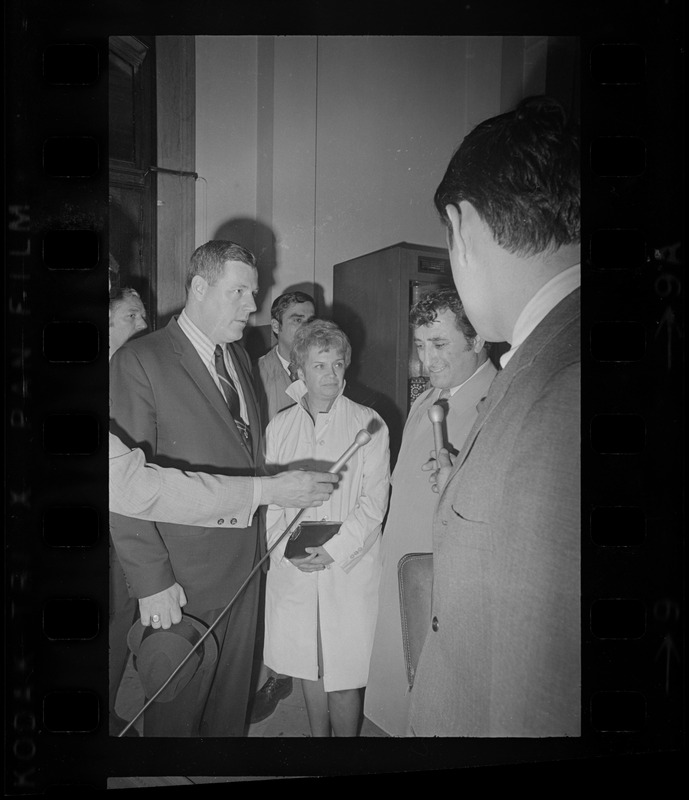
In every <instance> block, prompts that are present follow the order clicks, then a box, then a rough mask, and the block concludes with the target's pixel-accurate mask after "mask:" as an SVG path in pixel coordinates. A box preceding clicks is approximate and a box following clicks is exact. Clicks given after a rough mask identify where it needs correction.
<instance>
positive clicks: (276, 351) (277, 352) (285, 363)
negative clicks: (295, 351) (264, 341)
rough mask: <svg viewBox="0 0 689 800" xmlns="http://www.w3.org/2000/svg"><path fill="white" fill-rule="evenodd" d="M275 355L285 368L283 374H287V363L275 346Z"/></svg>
mask: <svg viewBox="0 0 689 800" xmlns="http://www.w3.org/2000/svg"><path fill="white" fill-rule="evenodd" d="M275 355H276V356H277V357H278V358H279V359H280V363H281V364H282V366H283V367H284V368H285V372H287V373H289V361H286V360H285V359H284V358H283V357H282V356H281V355H280V351H279V350H278V346H277V345H275Z"/></svg>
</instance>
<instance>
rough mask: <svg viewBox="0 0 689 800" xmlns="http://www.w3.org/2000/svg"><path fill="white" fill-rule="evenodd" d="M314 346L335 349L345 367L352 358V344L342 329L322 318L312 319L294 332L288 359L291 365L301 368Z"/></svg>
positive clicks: (320, 348)
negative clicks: (340, 355)
mask: <svg viewBox="0 0 689 800" xmlns="http://www.w3.org/2000/svg"><path fill="white" fill-rule="evenodd" d="M312 347H316V348H317V349H318V350H319V351H321V350H335V351H336V352H338V353H342V358H343V360H344V362H345V368H347V367H348V366H349V364H350V362H351V360H352V346H351V345H350V343H349V339H348V338H347V335H346V334H345V333H344V331H342V330H340V328H338V327H337V325H335V323H334V322H330V321H328V320H324V319H313V320H311V322H305V323H304V324H303V325H302V326H301V327H300V328H299V329H298V330H297V332H296V333H295V334H294V341H293V342H292V352H291V353H290V361H291V363H292V366H294V367H296V368H297V369H303V367H304V364H306V360H307V358H308V356H309V350H310V349H311V348H312Z"/></svg>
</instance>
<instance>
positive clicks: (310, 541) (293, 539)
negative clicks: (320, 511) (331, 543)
mask: <svg viewBox="0 0 689 800" xmlns="http://www.w3.org/2000/svg"><path fill="white" fill-rule="evenodd" d="M341 525H342V523H341V522H326V521H316V522H302V523H301V524H300V525H299V526H298V527H297V529H296V530H295V531H294V533H292V534H291V536H290V537H289V539H288V540H287V546H286V547H285V558H306V556H308V555H310V553H307V552H306V549H305V548H307V547H320V546H321V545H322V544H325V543H326V542H327V541H328V540H329V539H332V537H333V536H334V535H335V534H336V533H337V532H338V531H339V530H340V526H341Z"/></svg>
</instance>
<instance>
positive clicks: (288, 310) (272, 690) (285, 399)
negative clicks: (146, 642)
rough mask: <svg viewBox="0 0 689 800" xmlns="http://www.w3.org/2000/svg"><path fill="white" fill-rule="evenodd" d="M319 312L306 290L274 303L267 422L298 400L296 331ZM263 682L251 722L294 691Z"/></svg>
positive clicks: (261, 364) (270, 675) (263, 368)
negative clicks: (293, 367)
mask: <svg viewBox="0 0 689 800" xmlns="http://www.w3.org/2000/svg"><path fill="white" fill-rule="evenodd" d="M315 315H316V304H315V302H314V299H313V297H311V295H309V294H306V292H300V291H294V292H285V293H284V294H281V295H280V296H279V297H277V298H276V299H275V300H274V301H273V304H272V305H271V307H270V327H271V330H272V332H273V335H274V336H275V339H276V344H275V346H274V347H273V348H272V349H271V350H269V351H268V352H267V353H266V354H265V355H264V356H261V358H259V359H258V362H257V365H256V366H257V369H256V371H255V372H256V391H257V392H258V394H259V401H260V403H261V409H262V411H263V415H262V417H263V423H264V425H267V424H268V422H270V420H271V419H273V417H274V416H275V415H276V414H277V413H278V411H282V409H283V408H287V406H290V405H292V404H293V403H294V400H293V399H292V398H291V397H290V396H289V395H287V394H285V392H286V390H287V389H288V388H289V387H290V386H291V385H292V381H293V378H296V373H294V374H292V372H291V371H290V352H291V351H292V342H293V341H294V334H295V333H296V332H297V331H298V330H299V328H300V327H301V326H302V325H303V324H304V323H305V322H310V321H311V320H312V319H313V318H314V317H315ZM259 684H260V685H261V688H260V689H259V690H258V691H257V692H256V695H255V697H254V700H253V703H252V708H251V722H252V723H257V722H262V721H263V720H264V719H267V718H268V717H269V716H270V715H271V714H272V713H273V712H274V711H275V709H276V708H277V705H278V703H279V702H280V700H284V699H285V698H286V697H289V696H290V694H291V693H292V686H293V684H292V678H291V677H290V676H289V675H277V674H276V673H275V672H273V670H271V669H268V668H267V667H265V665H263V666H262V667H261V670H260V679H259Z"/></svg>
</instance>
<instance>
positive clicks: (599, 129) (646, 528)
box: [6, 4, 684, 794]
mask: <svg viewBox="0 0 689 800" xmlns="http://www.w3.org/2000/svg"><path fill="white" fill-rule="evenodd" d="M668 5H670V6H671V5H672V4H666V6H668ZM14 22H15V25H16V28H15V29H14V30H13V31H11V35H13V36H15V37H16V39H15V43H14V46H13V47H12V61H11V67H10V74H9V76H8V77H9V84H8V85H9V89H8V100H9V103H8V108H9V109H10V110H11V114H10V126H9V132H8V142H9V153H10V161H9V166H10V176H9V182H8V192H7V203H8V207H7V238H6V241H7V249H6V286H7V300H6V302H7V306H6V312H7V334H8V336H7V347H8V355H9V367H8V380H7V398H8V402H7V419H6V430H7V434H8V435H7V445H6V452H7V464H8V480H7V508H8V519H7V534H6V553H7V556H8V558H7V562H6V564H7V565H6V579H7V583H6V586H7V598H6V600H7V602H6V609H7V619H6V621H7V630H8V637H7V665H8V680H9V687H8V688H9V692H8V694H7V697H8V707H7V714H6V725H7V742H8V761H7V766H8V768H7V771H6V790H7V791H8V793H11V794H22V793H27V794H28V793H35V792H36V791H38V790H43V789H46V788H51V787H55V786H58V785H61V784H62V785H64V784H68V783H72V784H81V785H89V786H92V787H95V788H103V782H104V780H105V777H106V776H107V775H108V774H122V775H127V774H129V775H131V774H138V775H146V774H168V773H169V772H170V771H171V770H172V766H171V765H170V763H169V753H170V750H169V748H168V746H167V745H166V744H164V743H163V744H162V745H161V743H159V742H158V743H155V742H151V741H147V742H145V743H144V742H141V741H136V740H128V739H118V740H112V739H110V738H109V737H108V735H107V710H106V707H107V701H106V698H107V582H108V535H107V488H106V486H107V484H106V475H107V455H106V432H107V418H108V417H107V380H108V379H107V354H106V351H107V346H106V342H107V335H108V333H107V284H106V272H107V257H106V256H107V250H108V247H107V219H108V216H107V194H108V193H107V181H108V171H107V163H108V154H107V124H108V122H107V85H106V84H107V69H106V64H107V38H104V37H102V36H99V37H94V38H89V37H88V36H84V37H80V38H79V40H78V41H74V40H73V39H71V38H70V37H69V36H68V35H66V34H64V33H62V34H61V35H58V36H55V35H54V34H53V33H52V32H51V31H47V30H46V31H44V32H43V33H42V35H41V36H37V37H36V36H32V37H27V36H25V35H24V33H25V30H23V28H22V26H23V20H22V18H21V17H18V18H17V19H16V20H14ZM671 23H672V20H671V19H670V17H665V18H662V17H661V16H660V15H658V16H656V17H654V18H653V24H654V27H653V28H652V29H649V30H648V31H647V32H646V33H642V32H640V31H639V30H638V29H637V32H636V34H635V35H632V36H630V35H615V34H613V33H601V34H595V35H585V36H583V37H582V121H583V125H584V133H585V148H584V153H585V154H587V155H588V159H587V158H585V159H584V164H583V178H584V203H585V208H586V212H585V221H584V222H585V225H584V241H583V248H582V250H583V259H582V267H583V280H584V298H585V306H584V318H585V321H586V324H585V328H584V330H585V335H584V341H583V345H584V352H585V353H586V354H587V355H586V358H585V371H584V402H583V407H582V421H583V431H584V436H583V443H582V454H583V459H584V493H583V510H584V515H583V519H584V526H583V531H582V542H583V558H584V592H583V603H582V631H583V656H582V657H583V662H584V676H585V677H584V681H585V682H584V686H583V710H584V728H583V735H582V737H581V739H580V740H571V741H564V742H562V741H560V740H553V741H548V742H535V743H534V742H523V741H519V742H510V743H507V744H505V743H503V745H501V744H500V743H488V744H487V746H488V747H492V748H493V749H492V751H488V750H486V743H468V744H467V746H466V749H465V751H466V756H465V757H466V758H467V759H468V761H469V762H472V763H515V762H518V761H522V760H524V761H534V760H536V761H539V760H546V761H547V760H549V759H550V760H563V759H564V760H567V759H573V760H575V761H576V760H578V759H582V758H587V757H601V756H604V757H638V756H642V755H645V754H648V753H657V752H674V751H676V750H677V748H678V747H679V746H680V743H681V740H682V721H683V710H684V694H683V691H684V687H683V681H682V679H681V675H682V669H683V648H684V643H683V638H682V630H683V613H684V609H683V606H682V598H683V576H684V573H683V566H682V555H683V541H682V540H683V517H682V508H683V496H684V480H683V478H684V475H683V463H684V461H683V452H682V447H683V439H682V433H683V429H684V410H683V408H684V406H683V399H684V398H683V380H682V369H683V366H684V350H683V304H682V301H683V297H682V273H681V269H682V266H683V262H682V258H683V253H682V248H683V228H682V226H681V224H680V216H679V215H678V214H677V206H678V205H679V206H680V207H681V205H682V204H683V202H684V197H683V196H682V194H681V193H682V191H683V184H682V183H681V178H682V176H683V172H682V170H683V168H680V167H679V166H678V165H679V163H680V162H681V153H682V148H681V145H682V143H683V142H682V134H681V131H682V130H683V128H682V126H683V121H684V117H683V113H682V112H681V104H682V98H681V97H680V93H679V86H677V89H676V90H675V89H673V88H672V87H673V85H674V84H673V82H674V81H676V80H678V75H679V71H680V69H681V66H682V65H681V63H680V48H679V39H678V37H677V35H676V32H675V31H674V30H673V28H672V24H671ZM202 744H204V745H205V746H204V747H203V748H201V747H200V746H199V743H196V742H188V743H185V751H184V755H185V756H189V757H190V761H189V763H192V761H191V759H193V761H194V763H196V765H197V766H196V769H197V770H199V771H200V774H205V775H211V774H217V770H218V764H219V763H222V752H223V751H222V749H219V748H218V747H216V743H211V742H206V743H202ZM245 744H246V743H245ZM282 744H283V747H284V748H285V749H286V752H288V753H293V758H294V760H293V763H294V765H295V767H294V768H296V769H297V770H298V771H299V770H301V771H302V772H303V762H302V760H301V758H300V757H299V754H298V753H297V751H296V750H295V751H292V750H291V745H290V743H287V742H284V743H282ZM406 744H407V743H400V746H402V747H404V748H405V749H404V756H405V769H406V770H412V771H413V770H415V769H418V770H427V769H429V768H435V769H440V768H444V769H448V768H452V767H455V766H460V765H461V763H462V762H461V758H462V756H459V755H458V754H457V751H456V749H453V751H452V754H451V755H448V751H447V750H446V749H443V748H442V747H439V748H437V749H435V750H434V749H432V748H428V749H426V748H420V747H419V746H418V745H417V746H416V747H410V748H407V747H406ZM159 745H160V746H159ZM186 745H188V747H186ZM239 747H240V745H239V743H238V744H237V748H239ZM239 752H243V751H241V749H240V750H239ZM487 753H490V754H489V755H487ZM166 757H167V764H168V766H167V768H165V767H162V769H163V771H157V772H156V769H158V770H160V769H161V767H159V766H158V765H160V764H165V763H166ZM376 758H377V761H376V762H375V767H376V768H375V769H373V771H385V768H386V765H388V768H389V770H390V771H391V772H394V771H397V769H399V757H398V756H395V757H394V759H393V760H391V757H390V756H389V755H385V756H384V757H381V756H380V754H378V755H377V756H376ZM151 764H154V766H153V767H152V766H151ZM184 768H185V769H188V767H187V765H186V764H185V767H184ZM244 769H246V767H244ZM287 769H289V768H287ZM151 770H153V771H151ZM284 774H289V773H288V772H287V771H286V772H285V773H284Z"/></svg>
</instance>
